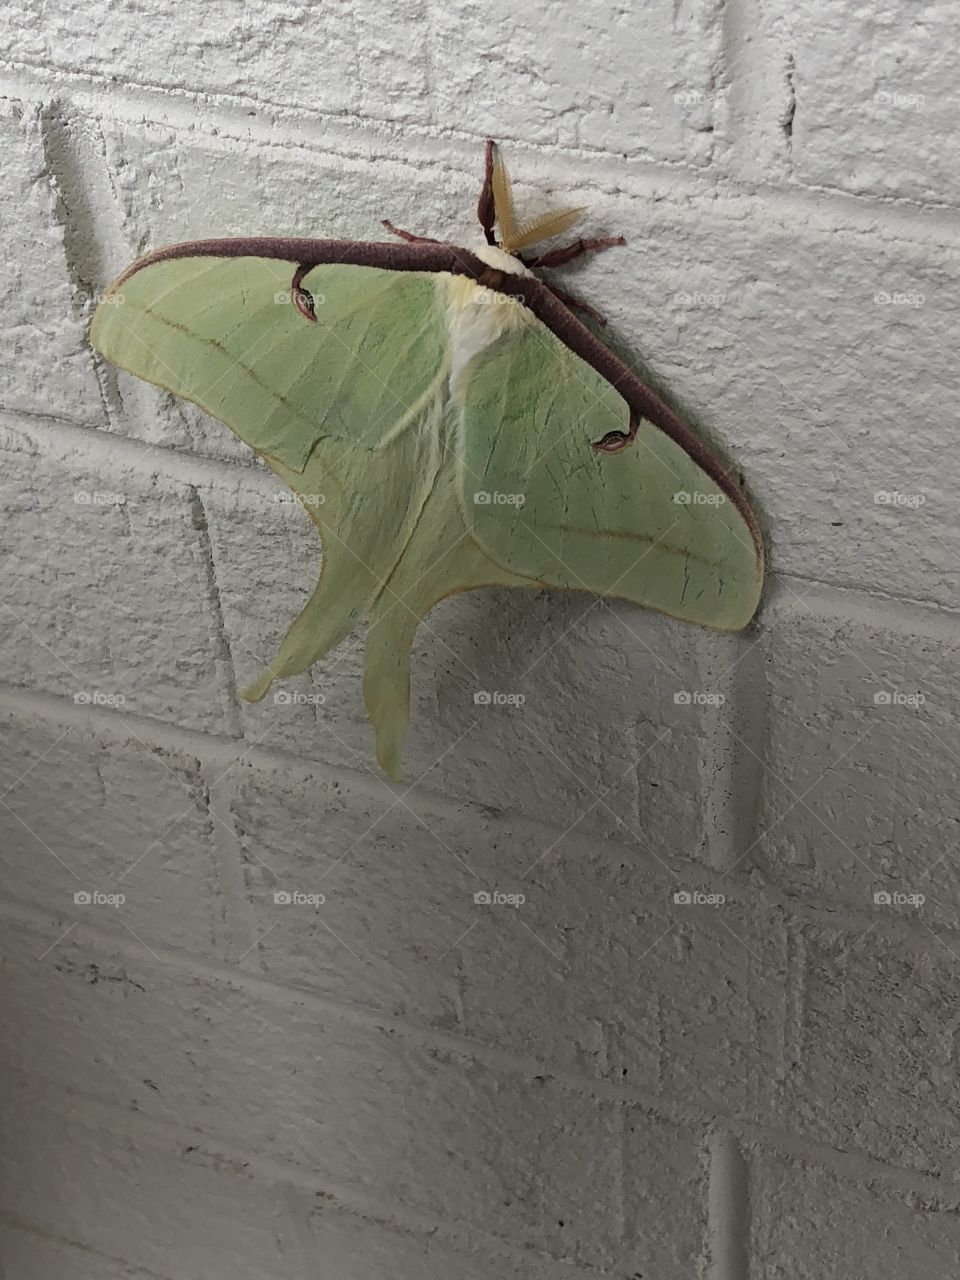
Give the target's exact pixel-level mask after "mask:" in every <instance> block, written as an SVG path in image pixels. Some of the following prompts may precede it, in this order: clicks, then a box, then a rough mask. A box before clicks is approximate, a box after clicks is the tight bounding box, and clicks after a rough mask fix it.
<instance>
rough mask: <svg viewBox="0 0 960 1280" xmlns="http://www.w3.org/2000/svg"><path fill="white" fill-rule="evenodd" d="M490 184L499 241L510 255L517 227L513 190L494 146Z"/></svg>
mask: <svg viewBox="0 0 960 1280" xmlns="http://www.w3.org/2000/svg"><path fill="white" fill-rule="evenodd" d="M490 182H491V186H492V187H493V207H494V208H495V209H496V211H497V222H498V223H499V224H500V240H501V243H502V244H503V247H504V249H506V251H507V252H508V253H511V252H512V251H513V240H514V235H515V233H516V227H517V219H516V215H515V214H514V211H513V188H512V186H511V184H510V175H509V174H508V173H507V166H506V165H505V164H504V162H503V156H502V155H501V154H500V148H499V147H498V146H496V145H494V148H493V170H492V172H491V175H490Z"/></svg>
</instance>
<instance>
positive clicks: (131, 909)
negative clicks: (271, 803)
mask: <svg viewBox="0 0 960 1280" xmlns="http://www.w3.org/2000/svg"><path fill="white" fill-rule="evenodd" d="M0 714H2V713H0ZM2 723H3V726H4V727H3V733H2V735H0V865H2V867H3V883H4V892H5V894H6V895H7V896H8V897H9V898H15V899H18V900H20V901H22V902H28V903H32V904H34V905H36V906H37V907H39V908H40V909H42V910H43V911H45V912H47V913H48V914H53V915H56V916H61V917H63V918H64V920H65V921H67V922H71V921H72V922H74V923H75V924H81V923H86V922H87V921H89V920H91V919H93V920H95V921H96V923H97V924H98V925H99V926H100V927H101V928H105V929H107V930H116V931H117V933H120V934H122V933H123V931H124V930H129V931H131V933H132V935H133V936H134V937H136V938H140V939H142V940H143V942H144V944H145V945H146V946H150V947H158V946H161V947H187V948H189V949H191V950H194V951H197V952H217V951H218V950H220V946H221V944H220V941H219V932H220V931H219V916H220V913H221V911H222V906H221V903H220V897H219V892H218V886H217V881H216V871H215V863H214V857H213V850H212V843H213V819H212V818H211V816H210V814H209V811H208V808H207V805H206V789H205V784H204V781H203V778H202V777H201V774H200V771H199V766H198V763H197V761H196V760H191V759H189V758H186V757H183V756H180V755H178V754H176V753H174V752H163V751H160V750H158V749H156V748H153V749H152V748H150V747H149V746H147V745H146V744H143V743H140V742H138V741H137V740H136V738H132V739H127V740H124V739H122V738H121V739H119V740H111V738H110V737H109V736H107V735H104V734H95V733H91V732H89V731H87V730H85V729H83V728H80V727H79V726H73V727H71V728H69V729H64V728H63V727H62V726H59V725H55V724H51V723H49V722H45V721H43V720H40V719H33V718H28V717H26V716H22V715H14V714H10V713H6V714H2ZM51 801H53V802H52V803H51ZM78 893H80V894H87V895H88V898H89V900H88V901H86V902H84V901H80V902H76V901H75V895H76V894H78ZM93 894H106V895H118V894H122V895H123V897H124V899H125V900H124V901H123V902H122V903H119V904H114V903H112V902H111V903H108V902H105V901H104V900H102V899H101V900H99V902H98V900H97V899H96V898H93V897H92V895H93ZM128 936H129V935H128Z"/></svg>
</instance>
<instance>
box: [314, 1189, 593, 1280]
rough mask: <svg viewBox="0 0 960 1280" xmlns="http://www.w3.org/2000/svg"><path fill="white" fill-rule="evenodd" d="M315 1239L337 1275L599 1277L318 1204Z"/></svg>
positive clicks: (347, 1279) (513, 1279)
mask: <svg viewBox="0 0 960 1280" xmlns="http://www.w3.org/2000/svg"><path fill="white" fill-rule="evenodd" d="M310 1227H311V1236H310V1239H311V1242H312V1247H313V1248H314V1249H315V1251H316V1254H315V1256H318V1257H322V1258H323V1259H324V1261H325V1263H326V1266H327V1267H328V1268H329V1270H330V1274H331V1275H333V1276H336V1278H337V1280H373V1278H374V1277H376V1278H377V1280H379V1277H381V1276H382V1277H383V1278H384V1280H388V1278H389V1280H450V1277H451V1276H457V1277H458V1278H459V1280H558V1278H559V1277H561V1276H562V1277H563V1278H564V1280H591V1278H593V1280H595V1277H596V1276H597V1272H595V1271H590V1272H586V1271H582V1270H580V1268H579V1267H572V1266H571V1265H570V1264H569V1262H564V1263H561V1264H557V1263H555V1262H550V1261H549V1260H547V1259H544V1258H540V1257H537V1256H536V1255H535V1254H533V1253H532V1252H527V1253H524V1254H522V1255H518V1256H517V1257H511V1256H510V1255H507V1254H503V1253H499V1252H497V1253H494V1252H492V1251H491V1249H490V1248H489V1246H487V1245H486V1244H483V1243H480V1242H476V1243H473V1244H464V1245H462V1246H461V1247H459V1248H457V1247H455V1246H453V1245H448V1244H446V1242H440V1241H438V1240H437V1238H436V1236H432V1237H430V1238H429V1239H427V1238H425V1237H423V1236H420V1235H413V1234H411V1233H409V1232H407V1231H404V1230H402V1229H399V1228H397V1229H391V1228H389V1227H385V1226H382V1225H381V1224H379V1223H374V1222H369V1221H366V1220H364V1219H362V1218H359V1217H354V1216H352V1215H349V1214H345V1213H338V1212H337V1211H335V1210H329V1209H326V1208H323V1207H321V1208H318V1209H317V1210H316V1211H315V1212H314V1213H313V1215H312V1217H311V1222H310Z"/></svg>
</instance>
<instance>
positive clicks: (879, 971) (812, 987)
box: [781, 923, 960, 1179]
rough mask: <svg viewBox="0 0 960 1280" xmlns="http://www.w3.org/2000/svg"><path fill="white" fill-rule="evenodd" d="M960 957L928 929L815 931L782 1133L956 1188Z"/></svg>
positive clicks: (806, 955)
mask: <svg viewBox="0 0 960 1280" xmlns="http://www.w3.org/2000/svg"><path fill="white" fill-rule="evenodd" d="M958 955H960V951H958V947H957V943H956V940H955V938H954V937H953V936H952V935H949V934H947V935H940V936H938V935H937V934H935V933H934V932H933V931H932V930H929V929H923V928H920V929H918V930H917V931H916V934H915V936H903V935H902V933H901V931H893V930H888V929H887V928H886V927H882V926H879V925H873V924H870V923H865V924H864V926H863V928H862V929H860V930H852V929H848V930H845V931H840V930H839V929H837V930H832V929H828V928H827V927H826V926H823V927H820V926H810V928H809V930H808V932H807V933H806V934H805V935H804V945H803V947H802V950H801V956H800V959H799V961H798V964H799V973H800V979H801V983H802V986H801V992H802V994H801V997H800V999H799V1002H798V1003H799V1006H800V1008H799V1013H798V1014H797V1015H796V1016H797V1022H798V1026H797V1030H796V1032H795V1035H796V1048H795V1055H796V1061H795V1063H794V1065H793V1070H792V1071H791V1072H790V1074H789V1075H788V1076H787V1080H786V1089H785V1093H784V1101H783V1106H782V1109H781V1117H782V1123H783V1127H784V1128H786V1129H787V1130H788V1131H791V1132H794V1133H799V1134H803V1135H806V1136H808V1137H812V1138H815V1139H816V1140H818V1141H820V1142H823V1143H826V1144H829V1145H830V1146H833V1147H839V1148H841V1149H844V1150H851V1149H858V1150H860V1151H861V1152H865V1153H866V1154H868V1155H872V1156H874V1157H875V1158H876V1159H878V1160H883V1161H885V1162H886V1163H888V1164H891V1165H896V1166H899V1167H901V1168H909V1169H915V1170H918V1171H921V1172H925V1173H933V1174H936V1175H939V1176H941V1177H943V1178H945V1179H954V1178H955V1169H956V1161H957V1151H958V1150H960V1121H958V1096H957V1095H958V1087H957V1076H956V1064H955V1057H956V1034H957V1028H956V1013H955V1006H956V983H957V960H958ZM791 1038H792V1037H791Z"/></svg>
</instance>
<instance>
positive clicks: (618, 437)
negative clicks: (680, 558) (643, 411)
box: [593, 409, 640, 453]
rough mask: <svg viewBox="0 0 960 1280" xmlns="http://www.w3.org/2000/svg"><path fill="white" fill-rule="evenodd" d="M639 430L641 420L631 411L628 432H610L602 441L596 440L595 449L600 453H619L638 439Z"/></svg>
mask: <svg viewBox="0 0 960 1280" xmlns="http://www.w3.org/2000/svg"><path fill="white" fill-rule="evenodd" d="M639 428H640V419H639V418H638V417H637V415H636V413H635V412H634V410H633V409H631V410H630V425H629V428H628V429H627V430H626V431H608V432H607V434H606V435H605V436H603V437H602V438H601V439H600V440H594V442H593V447H594V449H596V450H597V451H598V452H600V453H619V452H620V450H621V449H625V448H626V447H627V445H628V444H630V443H631V441H633V440H635V439H636V436H637V431H638V430H639Z"/></svg>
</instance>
